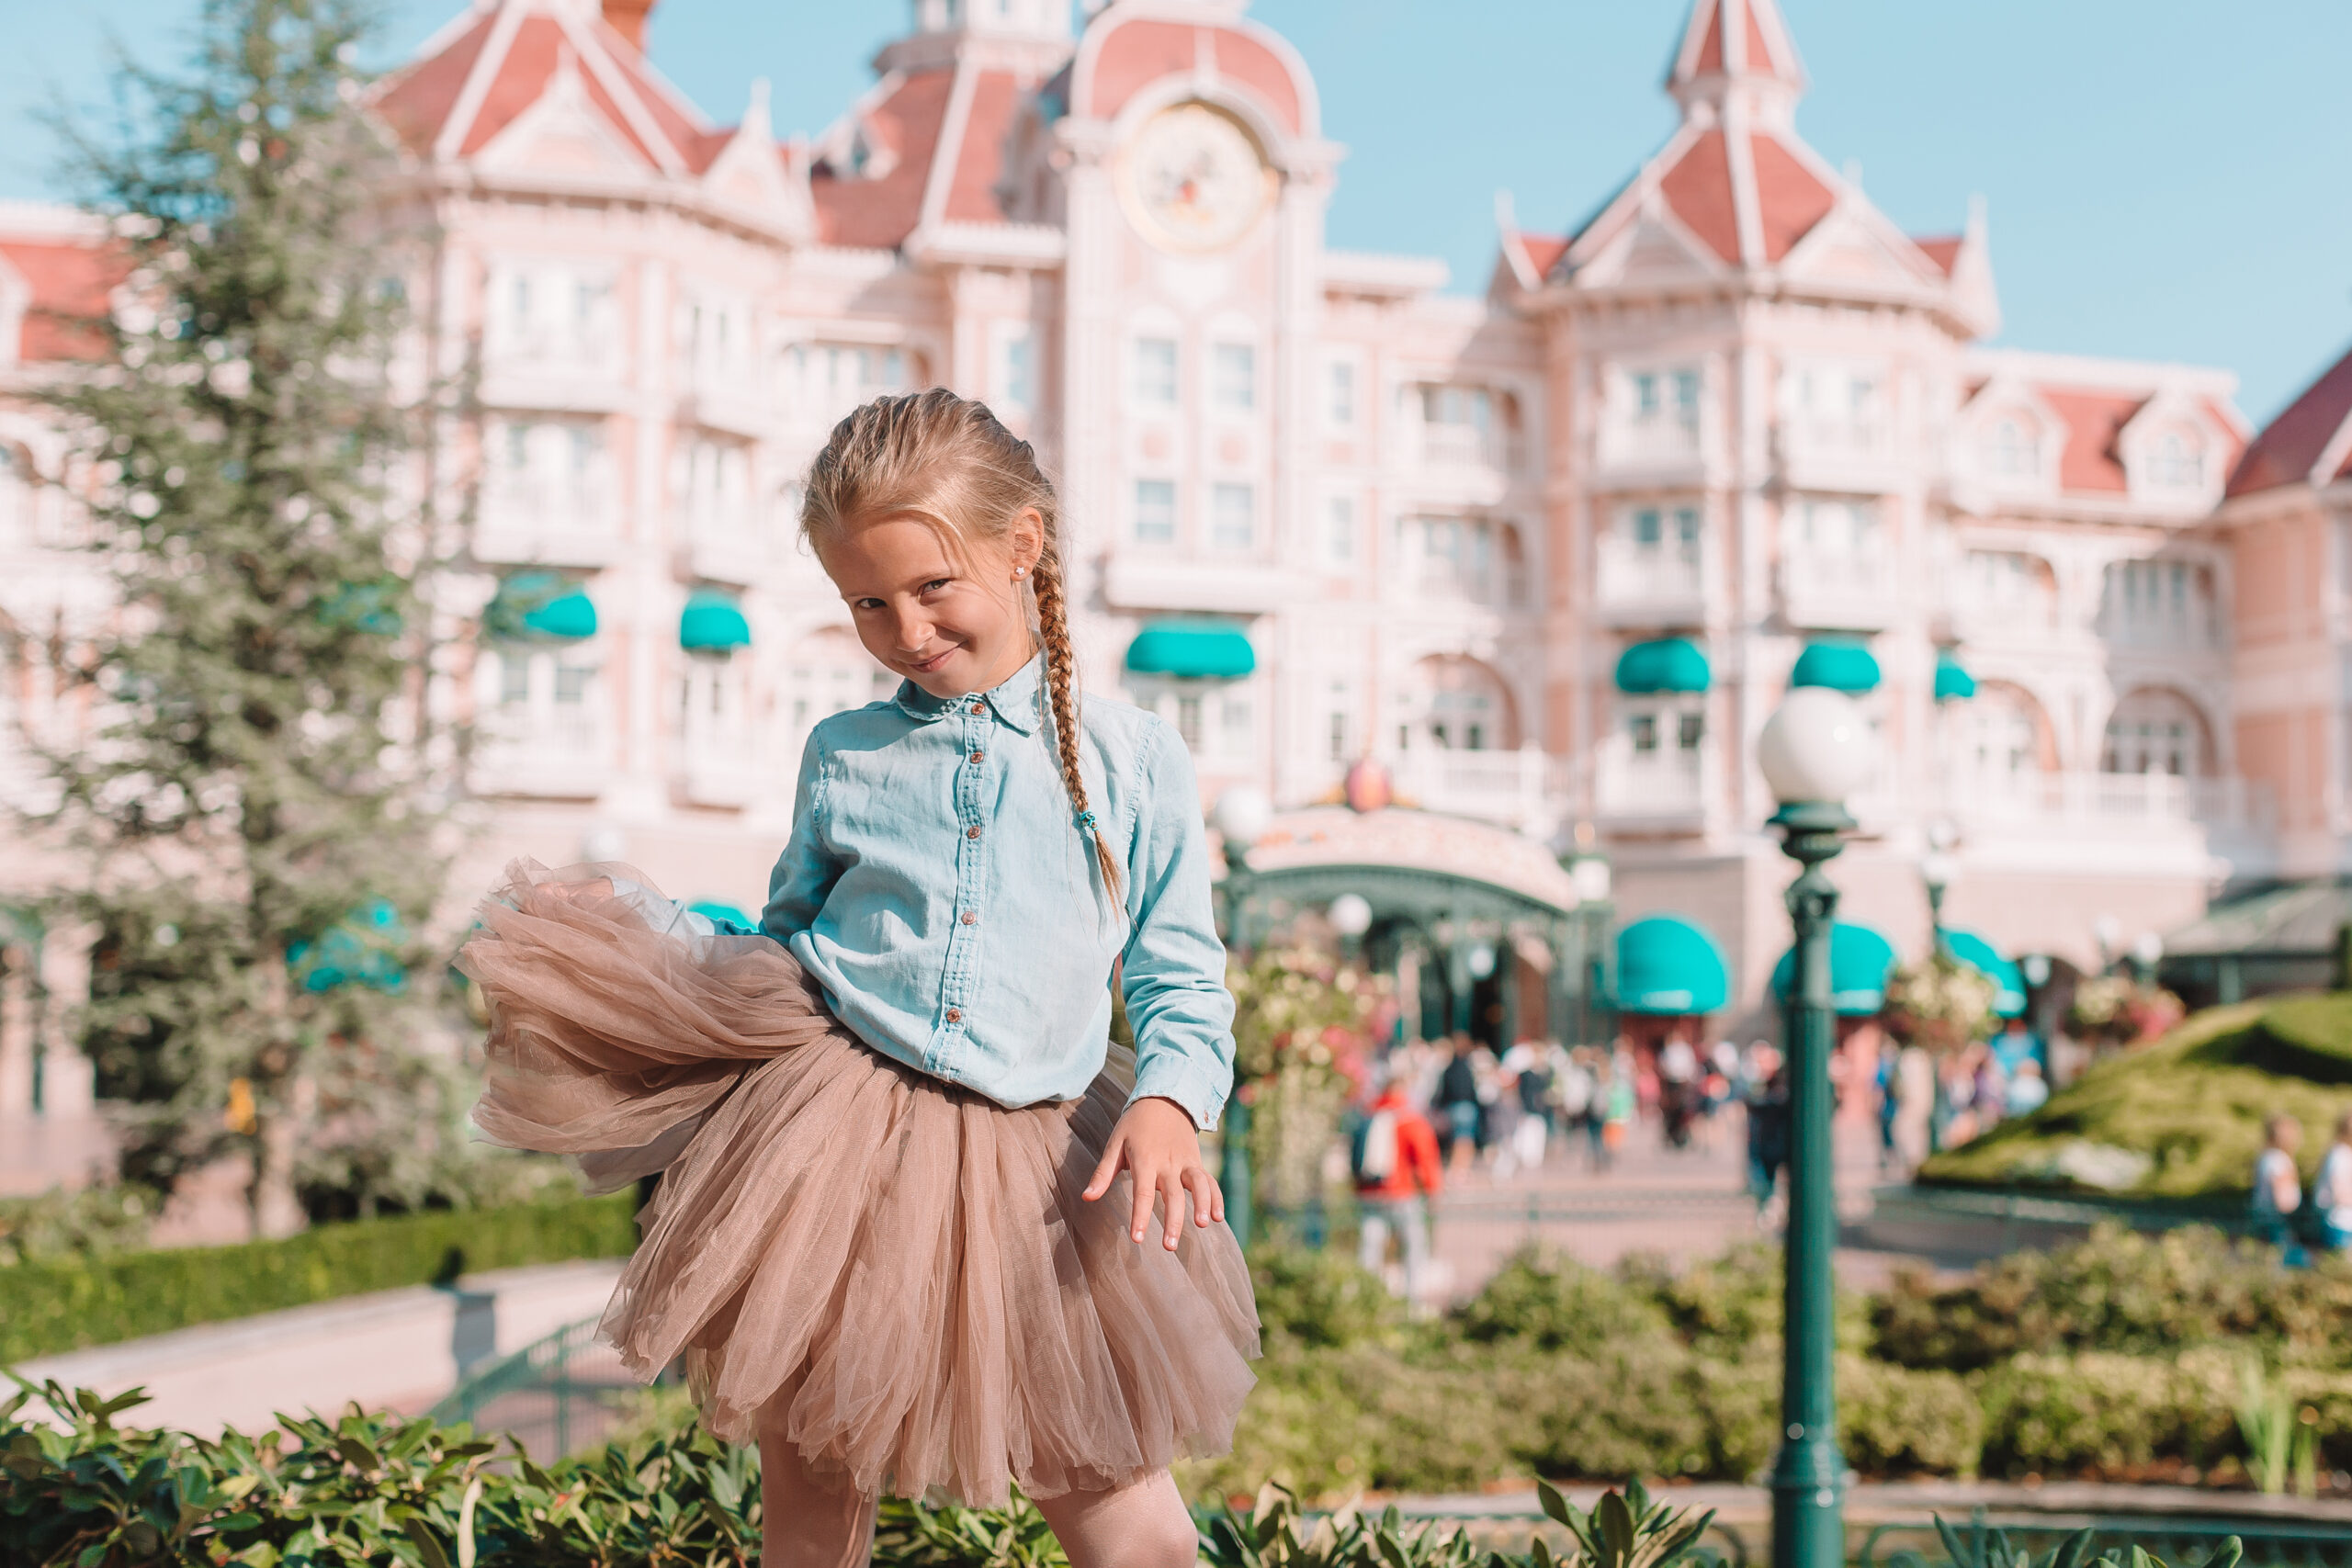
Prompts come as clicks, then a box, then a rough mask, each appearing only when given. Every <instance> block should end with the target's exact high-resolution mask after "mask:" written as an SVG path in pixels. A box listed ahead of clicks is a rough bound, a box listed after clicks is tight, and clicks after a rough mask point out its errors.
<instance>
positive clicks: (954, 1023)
mask: <svg viewBox="0 0 2352 1568" xmlns="http://www.w3.org/2000/svg"><path fill="white" fill-rule="evenodd" d="M944 722H946V723H947V724H949V725H952V726H953V727H954V728H955V730H956V735H957V737H958V739H959V742H960V754H959V755H958V756H957V757H956V908H955V911H954V915H953V918H952V919H951V921H950V923H949V925H948V928H947V963H946V976H945V982H946V983H945V984H944V986H943V987H941V995H940V1016H939V1021H938V1024H937V1026H936V1028H935V1029H934V1030H933V1034H932V1048H931V1055H930V1059H929V1060H928V1061H927V1062H925V1064H924V1066H925V1067H926V1068H927V1069H928V1070H929V1071H931V1072H933V1073H936V1074H938V1075H939V1076H940V1077H946V1078H956V1079H960V1077H962V1075H963V1070H964V1068H965V1066H966V1063H967V1058H968V1057H969V1055H970V1054H971V1052H970V1046H971V1029H972V1023H973V1019H972V995H973V992H974V991H976V990H977V989H978V985H979V942H980V931H979V926H980V915H981V909H980V894H981V890H982V889H984V888H985V887H986V886H988V881H989V876H988V870H989V853H990V852H991V848H992V845H991V842H990V838H991V836H990V835H989V832H988V830H987V829H988V824H987V821H986V816H987V801H988V790H987V784H988V773H989V764H990V762H991V761H994V759H991V758H990V757H989V748H990V747H991V746H992V745H993V744H994V743H995V741H996V733H995V724H994V718H993V716H992V715H991V714H990V713H989V705H988V703H987V702H986V701H985V700H984V699H982V698H980V697H977V696H972V697H963V698H959V699H957V701H956V704H955V705H954V706H952V707H951V708H949V709H948V711H947V714H946V716H945V719H944Z"/></svg>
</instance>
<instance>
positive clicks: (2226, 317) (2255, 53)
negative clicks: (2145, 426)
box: [0, 0, 2352, 422]
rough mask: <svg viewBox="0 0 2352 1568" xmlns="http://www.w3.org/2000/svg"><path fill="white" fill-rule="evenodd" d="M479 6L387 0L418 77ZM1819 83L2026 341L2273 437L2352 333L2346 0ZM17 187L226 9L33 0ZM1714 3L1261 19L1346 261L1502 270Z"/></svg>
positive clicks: (793, 35) (1669, 114)
mask: <svg viewBox="0 0 2352 1568" xmlns="http://www.w3.org/2000/svg"><path fill="white" fill-rule="evenodd" d="M463 4H464V0H390V5H389V6H388V13H387V14H388V17H389V18H390V20H389V26H388V28H387V29H386V38H387V54H386V58H387V59H388V60H389V59H397V58H399V57H400V56H401V55H402V54H404V53H405V51H408V50H410V49H412V48H413V47H414V46H415V44H416V43H417V42H418V41H419V40H421V39H423V38H424V36H425V35H426V34H427V33H428V32H430V31H431V30H432V29H433V28H434V27H435V26H436V25H437V24H438V23H440V22H441V21H443V20H444V19H446V18H447V17H448V16H450V15H452V14H454V13H455V12H456V11H457V10H458V9H459V7H460V6H462V5H463ZM1782 4H1783V9H1784V11H1785V13H1786V15H1787V17H1788V20H1789V25H1790V28H1791V30H1792V32H1793V33H1794V34H1795V36H1796V40H1797V46H1798V48H1799V50H1800V51H1802V52H1803V53H1804V59H1805V62H1806V65H1807V67H1808V69H1809V70H1810V72H1811V74H1812V77H1813V82H1814V86H1813V90H1812V93H1811V94H1810V96H1808V97H1807V98H1806V99H1805V102H1804V107H1803V108H1802V109H1801V110H1800V111H1799V116H1798V128H1799V130H1801V131H1803V133H1804V136H1805V138H1806V139H1807V140H1808V141H1811V142H1812V144H1813V145H1814V146H1815V148H1817V149H1818V150H1819V151H1820V152H1822V153H1823V154H1824V155H1825V156H1826V157H1828V158H1829V159H1830V160H1831V161H1832V162H1834V163H1838V164H1846V163H1847V162H1849V160H1851V161H1856V162H1859V163H1860V165H1861V168H1862V175H1863V185H1864V187H1865V189H1867V190H1868V191H1869V192H1870V194H1871V197H1872V198H1873V199H1874V200H1875V201H1876V202H1877V203H1878V204H1879V206H1880V207H1881V208H1882V209H1884V210H1885V211H1886V212H1887V213H1888V215H1889V216H1890V217H1892V218H1894V220H1896V221H1897V222H1900V223H1902V224H1903V225H1905V227H1906V228H1908V229H1910V230H1912V231H1914V232H1923V233H1924V232H1938V231H1951V230H1953V229H1956V228H1958V227H1959V225H1960V223H1961V221H1962V217H1963V216H1964V214H1965V212H1966V209H1967V202H1968V197H1970V195H1971V194H1972V193H1982V194H1983V195H1984V196H1985V198H1986V200H1987V202H1988V203H1989V206H1990V210H1991V219H1992V237H1993V260H1994V267H1995V271H1996V276H1997V277H1998V279H1999V282H2000V286H2001V300H2002V307H2003V310H2004V313H2005V315H2006V318H2007V320H2006V324H2005V326H2004V329H2003V332H2002V339H2001V341H2003V342H2005V343H2008V344H2016V345H2018V346H2020V347H2027V348H2040V349H2051V350H2060V351H2067V352H2075V353H2084V354H2109V355H2132V356H2137V357H2146V358H2163V359H2180V360H2188V361H2191V362H2194V363H2199V364H2209V365H2219V366H2224V367H2228V368H2230V369H2233V370H2234V371H2236V372H2237V373H2238V374H2239V376H2240V377H2241V378H2243V381H2244V388H2243V391H2242V392H2241V395H2240V401H2241V403H2242V405H2243V406H2244V407H2245V410H2246V412H2247V413H2248V414H2249V415H2251V416H2252V417H2253V418H2254V419H2256V421H2257V422H2259V421H2261V420H2263V419H2265V418H2267V417H2268V416H2269V415H2270V414H2272V413H2275V412H2277V411H2278V408H2279V407H2281V406H2282V405H2283V404H2284V403H2285V402H2286V401H2287V400H2289V399H2290V398H2291V397H2292V396H2293V395H2294V393H2295V392H2296V391H2298V390H2300V389H2301V388H2302V387H2303V386H2304V385H2305V384H2306V383H2307V382H2308V381H2310V379H2311V378H2312V377H2313V376H2315V375H2316V374H2318V372H2319V371H2320V370H2321V369H2322V368H2324V367H2325V366H2326V365H2327V364H2328V363H2330V362H2331V361H2332V360H2333V359H2334V358H2335V356H2336V355H2338V354H2340V353H2342V352H2343V350H2344V348H2345V347H2346V344H2347V342H2352V200H2347V199H2346V190H2345V180H2346V171H2347V170H2352V114H2346V112H2345V108H2344V96H2343V85H2342V62H2345V61H2346V60H2347V59H2352V6H2347V5H2345V4H2343V0H2243V3H2242V4H2239V5H2236V6H2220V5H2216V4H2213V3H2212V0H2062V3H2053V0H1968V3H1967V4H1965V5H1951V4H1944V5H1928V4H1922V3H1918V0H1906V3H1896V0H1782ZM8 9H9V10H10V11H12V12H14V13H15V15H13V16H12V17H10V28H9V32H10V42H11V46H12V47H11V49H10V51H8V55H7V57H6V59H5V60H0V196H12V197H32V196H42V195H51V194H59V192H58V190H57V187H56V186H55V184H54V181H53V179H52V178H51V175H50V174H49V167H48V165H49V164H51V161H52V160H53V155H54V147H53V144H52V143H51V142H50V141H48V140H47V139H46V138H45V137H43V136H42V135H40V134H39V133H38V132H37V131H36V130H34V129H33V128H32V126H31V125H30V123H29V118H28V117H29V112H30V110H31V109H32V108H33V107H35V106H37V105H39V104H40V103H42V102H44V101H46V100H47V99H48V98H49V97H50V96H51V95H52V94H55V93H62V94H63V95H64V96H66V97H68V98H69V99H72V100H81V101H86V100H87V99H89V98H90V97H91V96H93V95H94V94H96V92H97V91H98V90H99V88H100V87H101V86H102V85H103V82H104V79H105V72H106V60H107V53H106V42H105V40H106V38H107V34H108V32H109V31H111V32H112V33H113V34H115V35H116V36H119V37H120V38H122V39H127V40H130V43H131V45H132V47H134V48H135V49H137V50H139V51H141V53H142V54H147V55H150V56H151V57H160V58H169V53H170V51H172V50H173V49H174V48H175V43H176V41H177V40H178V39H184V38H185V36H186V29H187V27H188V25H189V23H190V22H191V20H192V19H193V18H194V17H195V16H196V14H197V11H198V0H49V3H48V4H45V5H40V6H35V5H33V4H31V0H11V3H10V4H9V6H8ZM909 9H910V7H909V6H908V4H907V0H662V3H661V6H660V9H659V10H657V11H656V13H655V16H654V25H653V39H652V44H653V55H654V59H655V61H656V62H658V63H659V64H660V65H661V66H662V68H663V69H664V70H665V71H666V72H668V73H670V75H671V76H672V77H673V78H674V79H675V80H676V81H677V82H678V83H679V85H681V86H683V87H684V89H685V90H686V91H687V92H688V93H689V94H690V95H691V96H693V97H695V99H696V100H697V101H698V102H699V103H701V104H702V105H703V107H705V109H706V110H707V111H708V112H709V113H710V114H711V115H712V116H713V117H714V118H718V119H720V120H723V121H729V120H732V119H733V118H735V116H736V114H737V112H738V110H739V109H740V107H741V105H742V103H743V100H744V97H745V95H746V92H747V91H748V89H749V86H750V84H751V81H752V78H753V77H756V76H766V77H768V78H769V79H770V80H771V82H772V83H773V85H774V92H775V120H776V125H777V128H778V129H779V130H794V129H801V130H816V129H818V128H820V127H821V126H822V125H824V124H825V123H826V122H827V121H828V120H830V119H831V118H832V117H833V116H834V115H835V114H836V113H837V112H838V111H839V110H840V108H841V107H842V105H844V104H846V103H847V102H848V101H849V99H850V98H851V96H853V95H854V94H855V93H856V92H857V91H858V90H859V89H860V88H861V87H862V86H863V85H865V82H866V81H867V80H868V73H867V69H866V62H867V60H868V59H869V58H870V57H871V55H872V53H873V51H874V48H875V46H876V45H877V44H878V43H880V42H881V41H882V40H883V39H886V38H888V37H889V36H890V35H891V34H892V33H893V32H894V31H896V30H897V29H898V28H899V27H900V26H901V25H902V24H903V20H904V18H905V17H906V15H907V14H908V11H909ZM1685 9H1686V6H1685V0H1258V3H1257V5H1256V6H1255V7H1254V9H1253V13H1252V14H1253V15H1255V16H1256V17H1258V18H1259V19H1260V20H1261V21H1263V22H1265V23H1267V24H1268V25H1270V26H1272V27H1273V28H1277V29H1279V30H1281V31H1282V32H1283V33H1286V34H1287V35H1289V37H1290V38H1291V39H1292V40H1293V41H1294V42H1295V43H1296V44H1297V45H1298V47H1299V49H1300V50H1301V51H1303V52H1304V53H1305V55H1306V59H1307V61H1308V62H1309V64H1310V65H1311V66H1312V67H1313V68H1314V70H1315V72H1316V74H1317V81H1318V83H1319V84H1320V85H1321V88H1322V92H1323V99H1324V118H1325V127H1326V130H1327V132H1328V133H1329V135H1330V136H1331V137H1332V138H1333V139H1334V140H1336V141H1340V142H1342V143H1344V144H1346V146H1347V147H1348V148H1349V150H1350V153H1349V157H1348V160H1347V162H1346V164H1344V165H1343V166H1342V168H1341V171H1340V191H1339V196H1338V198H1337V201H1336V202H1335V204H1334V206H1333V209H1332V213H1331V242H1332V243H1334V244H1335V245H1340V246H1344V247H1348V248H1352V249H1366V250H1391V251H1411V252H1419V253H1424V254H1436V255H1442V256H1443V257H1444V258H1445V259H1446V260H1447V261H1448V262H1449V263H1450V264H1451V265H1452V266H1453V273H1454V286H1455V287H1456V288H1477V287H1479V286H1480V285H1482V284H1483V282H1484V281H1485V278H1486V276H1487V269H1488V267H1489V266H1490V265H1491V264H1492V260H1493V252H1494V220H1493V212H1494V197H1495V193H1496V191H1498V189H1509V190H1510V191H1511V192H1512V193H1513V195H1514V196H1515V197H1516V199H1517V202H1518V206H1519V212H1520V217H1521V221H1522V223H1524V224H1525V225H1526V226H1527V227H1529V228H1531V229H1539V230H1540V229H1560V230H1564V229H1566V228H1567V227H1568V226H1569V225H1570V224H1572V223H1573V222H1575V221H1576V220H1578V219H1580V218H1581V217H1582V216H1584V215H1585V214H1586V213H1588V212H1589V210H1590V209H1592V208H1593V207H1594V206H1596V205H1597V204H1598V203H1599V202H1600V200H1601V199H1602V198H1603V197H1606V196H1607V195H1608V194H1609V193H1610V192H1611V190H1612V189H1613V188H1614V187H1615V186H1617V184H1618V183H1619V182H1620V181H1622V180H1623V178H1624V177H1625V175H1628V174H1629V173H1631V172H1632V171H1633V169H1634V167H1635V166H1636V165H1637V164H1639V163H1640V162H1641V160H1642V159H1643V158H1644V157H1645V156H1646V155H1647V154H1648V153H1649V152H1651V151H1653V150H1654V149H1655V148H1656V147H1657V143H1658V142H1659V141H1661V140H1662V139H1663V138H1664V136H1665V135H1666V133H1667V131H1668V130H1669V129H1670V128H1671V125H1672V123H1673V110H1672V106H1671V104H1670V103H1669V102H1668V100H1667V98H1666V96H1664V94H1663V93H1662V92H1660V90H1659V87H1658V81H1659V78H1660V76H1661V75H1662V74H1663V72H1664V67H1665V62H1666V58H1667V54H1668V50H1669V48H1670V47H1671V45H1672V43H1673V41H1674V39H1675V38H1676V37H1677V35H1678V34H1679V29H1680V27H1681V24H1682V18H1683V15H1684V12H1685Z"/></svg>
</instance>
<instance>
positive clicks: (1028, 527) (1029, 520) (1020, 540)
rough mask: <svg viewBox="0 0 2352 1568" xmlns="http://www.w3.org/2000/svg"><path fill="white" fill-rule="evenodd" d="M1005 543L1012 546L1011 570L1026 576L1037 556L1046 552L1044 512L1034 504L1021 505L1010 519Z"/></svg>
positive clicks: (1033, 565)
mask: <svg viewBox="0 0 2352 1568" xmlns="http://www.w3.org/2000/svg"><path fill="white" fill-rule="evenodd" d="M1005 543H1006V544H1008V545H1010V546H1011V547H1012V566H1013V570H1014V571H1015V572H1016V573H1018V574H1019V575H1020V576H1023V577H1026V576H1028V575H1029V573H1030V572H1031V571H1033V570H1035V568H1036V565H1037V558H1038V557H1040V556H1042V555H1044V554H1045V553H1046V514H1045V513H1042V512H1040V511H1038V510H1037V509H1036V508H1035V507H1034V506H1024V507H1023V508H1022V509H1021V511H1020V512H1019V513H1017V514H1016V515H1015V516H1014V517H1013V519H1012V529H1011V530H1010V531H1009V532H1008V533H1007V534H1006V536H1005Z"/></svg>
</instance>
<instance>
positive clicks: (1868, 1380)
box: [1766, 1356, 1985, 1477]
mask: <svg viewBox="0 0 2352 1568" xmlns="http://www.w3.org/2000/svg"><path fill="white" fill-rule="evenodd" d="M1775 1371H1776V1374H1777V1369H1775ZM1772 1394H1773V1398H1774V1400H1775V1402H1776V1403H1775V1404H1773V1406H1772V1407H1771V1411H1770V1414H1768V1416H1766V1419H1767V1420H1768V1421H1770V1420H1771V1419H1772V1418H1773V1416H1777V1415H1778V1413H1779V1408H1780V1407H1779V1404H1778V1403H1777V1401H1778V1399H1779V1397H1780V1385H1779V1379H1778V1377H1777V1375H1776V1376H1775V1378H1774V1381H1773V1389H1772ZM1838 1439H1839V1442H1840V1445H1841V1446H1842V1448H1843V1449H1844V1450H1845V1455H1846V1462H1847V1463H1849V1464H1850V1465H1852V1466H1853V1467H1854V1468H1855V1469H1856V1470H1858V1471H1860V1472H1862V1473H1863V1474H1865V1475H1876V1476H1885V1477H1896V1476H1907V1475H1973V1474H1975V1473H1976V1469H1977V1465H1978V1463H1979V1461H1980V1458H1981V1456H1982V1454H1983V1452H1984V1448H1985V1407H1984V1406H1983V1404H1980V1403H1979V1402H1978V1400H1977V1397H1976V1391H1975V1390H1974V1389H1973V1388H1971V1387H1970V1386H1969V1384H1968V1380H1967V1379H1965V1378H1963V1377H1962V1376H1961V1375H1960V1374H1959V1373H1957V1372H1948V1371H1913V1370H1912V1369H1910V1368H1908V1367H1891V1366H1888V1365H1887V1364H1886V1363H1885V1362H1883V1361H1873V1360H1871V1359H1867V1358H1866V1357H1861V1356H1840V1357H1839V1358H1838Z"/></svg>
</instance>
